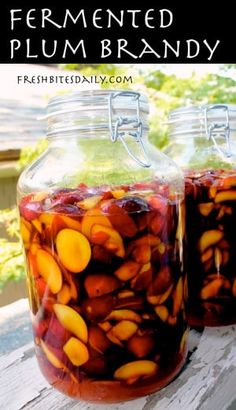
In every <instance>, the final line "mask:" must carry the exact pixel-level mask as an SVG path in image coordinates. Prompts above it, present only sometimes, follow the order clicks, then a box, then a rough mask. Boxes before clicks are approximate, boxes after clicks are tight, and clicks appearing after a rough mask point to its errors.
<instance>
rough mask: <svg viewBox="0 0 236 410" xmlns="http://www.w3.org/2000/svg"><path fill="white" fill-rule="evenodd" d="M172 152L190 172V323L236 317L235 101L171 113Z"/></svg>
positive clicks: (223, 321)
mask: <svg viewBox="0 0 236 410" xmlns="http://www.w3.org/2000/svg"><path fill="white" fill-rule="evenodd" d="M169 126H170V137H171V138H170V144H169V146H168V147H167V149H166V151H165V152H166V154H168V155H170V157H171V158H172V159H174V160H175V161H176V162H177V164H179V165H180V166H181V167H182V169H183V170H184V172H185V189H186V213H187V214H186V236H187V253H186V254H187V272H188V281H189V309H190V315H189V323H190V325H192V326H220V325H228V324H232V323H236V258H235V253H234V252H235V249H236V236H235V232H236V106H233V105H222V104H217V105H205V106H200V107H189V108H180V109H177V110H175V111H173V112H171V113H170V116H169Z"/></svg>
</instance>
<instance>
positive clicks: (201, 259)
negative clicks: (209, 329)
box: [186, 170, 236, 326]
mask: <svg viewBox="0 0 236 410" xmlns="http://www.w3.org/2000/svg"><path fill="white" fill-rule="evenodd" d="M186 213H187V220H186V232H187V270H188V275H189V276H188V282H189V309H190V315H189V323H190V325H192V326H222V325H229V324H233V323H236V252H235V250H236V235H235V232H236V176H235V173H234V172H230V171H221V170H219V171H215V170H214V171H203V172H199V173H197V172H196V173H192V174H190V173H189V174H187V175H186Z"/></svg>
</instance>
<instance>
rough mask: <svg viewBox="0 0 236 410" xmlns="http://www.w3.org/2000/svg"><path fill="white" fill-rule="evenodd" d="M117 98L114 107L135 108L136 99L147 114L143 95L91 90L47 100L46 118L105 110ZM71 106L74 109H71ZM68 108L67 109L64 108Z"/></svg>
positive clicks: (132, 92) (147, 110)
mask: <svg viewBox="0 0 236 410" xmlns="http://www.w3.org/2000/svg"><path fill="white" fill-rule="evenodd" d="M111 96H113V98H115V97H117V96H119V99H118V98H115V99H116V107H117V108H119V109H126V108H127V105H128V106H129V109H135V108H136V99H137V98H139V103H140V110H141V111H142V112H144V113H146V114H148V113H149V104H148V99H147V97H146V95H145V94H143V93H141V92H136V91H132V90H126V89H124V90H122V89H119V90H118V89H117V90H115V89H98V90H97V89H91V90H81V91H73V92H67V93H64V94H62V95H57V96H55V97H52V98H51V99H50V100H49V103H48V106H47V114H46V118H50V117H51V116H53V115H59V114H63V113H68V112H72V111H83V110H87V109H88V106H89V109H90V110H91V111H92V110H95V111H97V110H99V111H102V110H106V109H107V107H108V104H109V99H110V98H111ZM127 97H128V98H127ZM73 104H76V107H74V108H73ZM66 106H68V108H66Z"/></svg>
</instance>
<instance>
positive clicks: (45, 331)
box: [18, 91, 187, 402]
mask: <svg viewBox="0 0 236 410" xmlns="http://www.w3.org/2000/svg"><path fill="white" fill-rule="evenodd" d="M147 118H148V101H147V99H146V97H145V96H144V95H141V94H139V93H135V92H128V91H119V92H117V91H86V92H77V93H73V94H66V95H63V96H59V97H56V98H54V99H52V100H51V102H50V103H49V106H48V114H47V119H48V141H49V145H48V149H47V150H46V152H44V153H43V154H42V155H41V156H40V157H39V159H37V160H36V161H35V162H34V163H33V164H32V165H30V166H29V167H28V168H27V169H26V170H25V171H24V172H23V174H22V175H21V177H20V179H19V183H18V198H19V210H20V216H21V233H22V237H23V242H24V247H25V253H26V260H27V266H28V288H29V294H30V306H31V311H32V322H33V331H34V340H35V346H36V354H37V358H38V361H39V365H40V368H41V370H42V372H43V374H44V375H45V377H46V378H47V380H48V381H49V382H50V383H51V384H52V385H53V386H55V387H56V388H58V389H59V390H60V391H62V392H64V393H65V394H67V395H69V396H72V397H75V398H78V399H83V400H89V401H95V402H116V401H121V400H128V399H132V398H135V397H138V396H142V395H146V394H148V393H151V392H154V391H156V390H157V389H159V388H161V387H163V386H165V385H166V384H167V383H168V382H169V381H170V380H172V379H173V378H174V377H175V376H176V374H177V373H178V372H179V371H180V369H181V367H182V366H183V364H184V361H185V357H186V338H187V325H186V315H185V306H184V302H185V296H184V295H185V293H184V290H185V289H186V280H185V276H184V267H183V235H184V227H183V209H184V208H183V197H184V183H183V176H182V172H181V171H180V170H179V169H178V168H177V166H176V165H175V164H174V163H173V162H172V160H170V159H168V158H167V157H166V156H165V155H164V154H162V153H160V152H158V151H157V150H156V149H155V148H154V147H153V146H150V145H149V143H148V141H147V133H148V124H147Z"/></svg>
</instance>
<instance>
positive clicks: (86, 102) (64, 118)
mask: <svg viewBox="0 0 236 410" xmlns="http://www.w3.org/2000/svg"><path fill="white" fill-rule="evenodd" d="M148 114H149V105H148V99H147V97H146V96H145V95H144V94H141V93H138V92H134V91H128V90H127V91H126V90H86V91H76V92H72V93H67V94H63V95H59V96H56V97H54V98H52V99H51V100H50V101H49V104H48V107H47V115H46V118H47V120H48V132H47V135H49V136H50V135H52V134H53V135H55V134H56V133H61V132H69V131H73V130H80V131H88V130H91V129H100V130H105V129H109V128H111V126H113V125H114V124H115V123H116V122H117V121H118V120H119V121H120V127H123V129H124V130H127V129H130V128H133V126H134V125H136V124H137V122H142V126H143V127H144V128H148V123H147V116H148ZM121 119H123V122H122V124H121Z"/></svg>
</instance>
